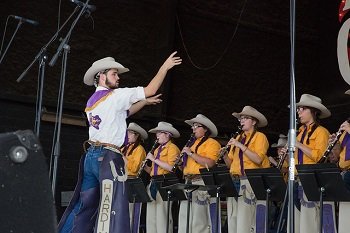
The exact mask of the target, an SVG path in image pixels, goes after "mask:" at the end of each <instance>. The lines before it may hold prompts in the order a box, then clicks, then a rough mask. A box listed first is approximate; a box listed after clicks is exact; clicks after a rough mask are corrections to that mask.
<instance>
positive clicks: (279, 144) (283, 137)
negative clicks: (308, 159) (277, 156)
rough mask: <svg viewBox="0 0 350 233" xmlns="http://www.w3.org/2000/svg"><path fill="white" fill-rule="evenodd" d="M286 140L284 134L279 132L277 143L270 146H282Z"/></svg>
mask: <svg viewBox="0 0 350 233" xmlns="http://www.w3.org/2000/svg"><path fill="white" fill-rule="evenodd" d="M287 142H288V137H287V136H286V135H284V134H280V136H279V139H278V141H277V143H274V144H272V145H271V147H272V148H276V147H284V146H285V145H286V144H287Z"/></svg>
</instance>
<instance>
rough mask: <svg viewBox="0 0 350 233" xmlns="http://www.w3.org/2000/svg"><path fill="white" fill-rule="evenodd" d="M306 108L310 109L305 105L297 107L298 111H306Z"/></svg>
mask: <svg viewBox="0 0 350 233" xmlns="http://www.w3.org/2000/svg"><path fill="white" fill-rule="evenodd" d="M305 109H308V107H305V106H298V107H297V112H302V111H304V110H305Z"/></svg>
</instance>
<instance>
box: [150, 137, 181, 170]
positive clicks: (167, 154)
mask: <svg viewBox="0 0 350 233" xmlns="http://www.w3.org/2000/svg"><path fill="white" fill-rule="evenodd" d="M159 148H160V146H159V147H158V148H157V149H156V150H155V151H154V153H153V155H154V157H155V158H156V157H157V155H158V150H159ZM179 154H180V150H179V148H178V147H177V146H176V145H175V144H174V143H172V142H171V141H169V142H167V143H166V144H165V145H164V146H163V148H162V150H161V152H160V157H159V160H161V161H163V162H166V163H168V164H170V165H171V166H172V165H174V163H175V160H176V158H177V156H178V155H179ZM167 173H169V171H167V170H165V169H163V168H161V167H160V166H158V173H157V175H164V174H167ZM151 176H154V163H152V170H151Z"/></svg>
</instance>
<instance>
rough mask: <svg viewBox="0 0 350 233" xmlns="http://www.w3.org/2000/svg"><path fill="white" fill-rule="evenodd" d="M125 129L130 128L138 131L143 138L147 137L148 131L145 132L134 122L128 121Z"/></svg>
mask: <svg viewBox="0 0 350 233" xmlns="http://www.w3.org/2000/svg"><path fill="white" fill-rule="evenodd" d="M127 130H131V131H135V132H137V133H139V134H140V136H141V138H142V139H143V140H146V139H147V138H148V133H147V132H146V130H144V129H143V128H142V127H141V126H139V125H138V124H136V123H134V122H130V124H129V126H128V128H127Z"/></svg>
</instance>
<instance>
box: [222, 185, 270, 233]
mask: <svg viewBox="0 0 350 233" xmlns="http://www.w3.org/2000/svg"><path fill="white" fill-rule="evenodd" d="M239 195H240V196H239V197H238V201H236V200H235V198H233V197H228V198H227V223H228V232H229V233H252V232H255V228H256V203H257V201H256V198H255V195H254V192H253V190H252V187H251V186H250V184H249V181H248V179H246V178H242V179H241V184H240V190H239ZM259 204H263V205H264V206H265V204H264V203H259Z"/></svg>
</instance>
